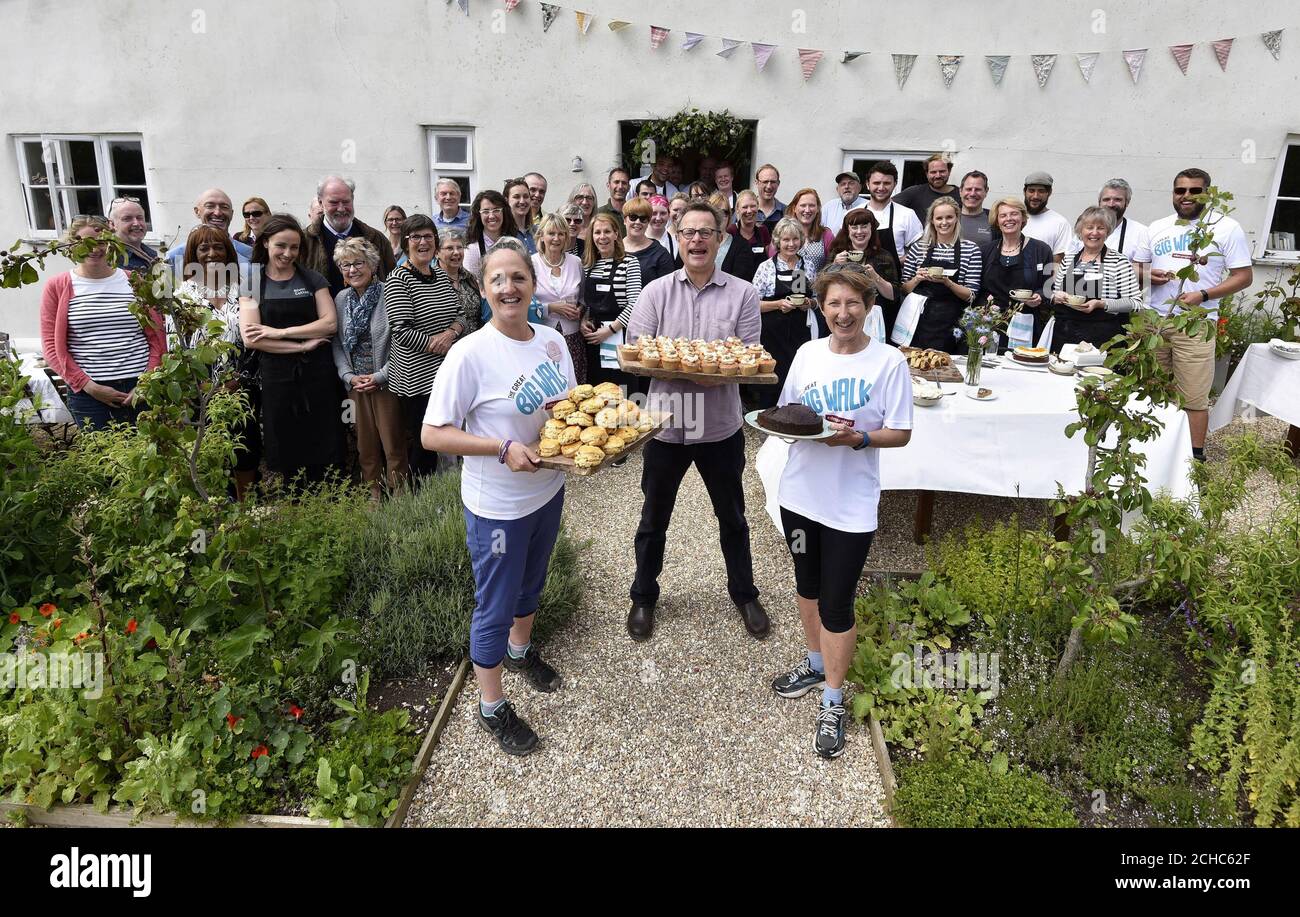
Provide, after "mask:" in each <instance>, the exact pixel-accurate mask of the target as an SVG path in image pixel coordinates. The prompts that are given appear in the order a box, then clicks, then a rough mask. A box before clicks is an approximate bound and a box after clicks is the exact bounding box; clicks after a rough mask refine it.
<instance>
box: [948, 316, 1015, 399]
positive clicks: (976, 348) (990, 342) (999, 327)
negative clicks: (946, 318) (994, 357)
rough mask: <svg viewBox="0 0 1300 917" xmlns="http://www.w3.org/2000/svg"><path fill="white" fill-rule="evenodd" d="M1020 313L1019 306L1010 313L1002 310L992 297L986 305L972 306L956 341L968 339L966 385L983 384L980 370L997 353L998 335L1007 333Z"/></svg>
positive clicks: (961, 322) (960, 322)
mask: <svg viewBox="0 0 1300 917" xmlns="http://www.w3.org/2000/svg"><path fill="white" fill-rule="evenodd" d="M1019 311H1020V305H1019V304H1018V303H1016V304H1013V305H1012V306H1011V307H1010V308H1008V309H1002V308H999V307H998V305H997V304H996V303H995V302H994V301H993V297H992V296H990V297H989V298H988V299H987V300H986V301H985V303H984V304H983V305H976V304H975V303H971V305H969V306H968V307H967V308H966V311H965V312H963V313H962V315H961V318H959V319H958V320H957V327H956V328H954V329H953V330H952V333H953V337H955V338H958V339H960V338H962V337H965V338H966V373H965V379H966V384H967V385H969V386H978V385H979V384H980V369H981V367H982V365H983V362H984V355H985V354H986V353H990V352H992V353H997V349H998V334H999V333H1004V332H1005V331H1006V330H1007V325H1008V324H1010V322H1011V319H1012V317H1013V316H1014V315H1015V314H1016V313H1017V312H1019Z"/></svg>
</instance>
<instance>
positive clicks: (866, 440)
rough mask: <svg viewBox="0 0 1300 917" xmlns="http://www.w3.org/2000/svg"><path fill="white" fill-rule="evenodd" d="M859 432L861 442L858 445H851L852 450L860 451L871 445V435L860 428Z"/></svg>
mask: <svg viewBox="0 0 1300 917" xmlns="http://www.w3.org/2000/svg"><path fill="white" fill-rule="evenodd" d="M859 432H861V433H862V444H861V445H859V446H854V447H853V451H854V452H861V451H862V450H863V449H865V448H867V446H870V445H871V435H870V434H869V433H867V431H866V430H861V431H859Z"/></svg>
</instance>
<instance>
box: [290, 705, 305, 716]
mask: <svg viewBox="0 0 1300 917" xmlns="http://www.w3.org/2000/svg"><path fill="white" fill-rule="evenodd" d="M289 712H290V713H292V714H293V718H294V719H295V720H300V719H302V715H303V712H304V711H303V709H302V708H301V707H299V706H298V705H297V704H290V705H289Z"/></svg>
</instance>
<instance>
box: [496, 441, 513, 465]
mask: <svg viewBox="0 0 1300 917" xmlns="http://www.w3.org/2000/svg"><path fill="white" fill-rule="evenodd" d="M513 442H514V440H512V439H508V440H506V441H505V442H503V443H502V444H501V450H500V451H499V452H498V453H497V461H498V462H500V463H501V464H502V465H504V464H505V463H506V453H507V452H509V451H510V444H511V443H513Z"/></svg>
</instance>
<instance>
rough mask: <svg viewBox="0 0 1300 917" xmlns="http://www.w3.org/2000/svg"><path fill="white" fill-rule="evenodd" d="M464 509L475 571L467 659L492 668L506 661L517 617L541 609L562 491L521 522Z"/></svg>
mask: <svg viewBox="0 0 1300 917" xmlns="http://www.w3.org/2000/svg"><path fill="white" fill-rule="evenodd" d="M462 509H463V510H464V512H465V541H466V543H467V544H468V546H469V559H470V564H471V566H473V568H474V617H473V618H471V619H470V625H469V659H470V662H472V663H474V664H475V665H476V666H479V667H480V668H484V669H492V668H496V667H497V666H499V665H500V664H501V660H502V659H504V658H505V655H506V643H507V641H508V638H509V635H510V627H511V625H512V624H514V620H515V618H526V617H528V616H529V615H531V614H532V613H533V612H535V611H537V606H538V605H539V604H541V600H542V587H543V586H545V585H546V569H547V567H548V566H549V565H550V562H551V551H553V550H554V549H555V540H556V538H557V537H558V536H559V534H560V515H561V513H562V511H563V509H564V491H563V489H561V490H560V492H559V493H557V494H556V495H555V496H554V497H552V498H551V500H550V502H549V503H547V504H546V505H545V506H543V507H542V508H541V509H539V510H537V511H535V512H533V513H531V514H529V515H527V516H524V517H523V518H522V519H484V518H483V517H481V516H476V515H474V514H473V513H471V512H470V511H469V510H468V509H466V508H465V507H462Z"/></svg>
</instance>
